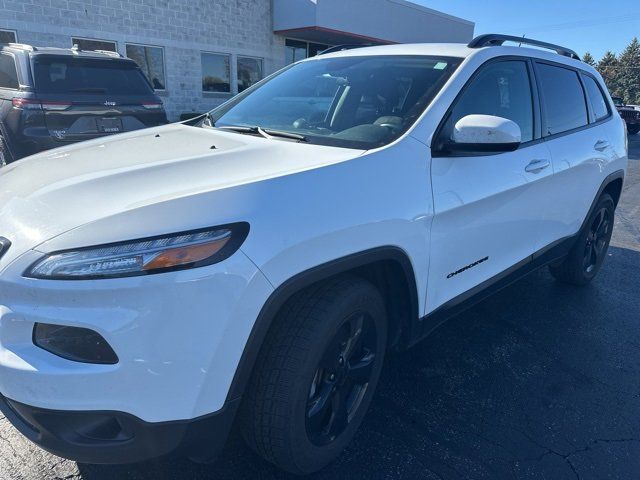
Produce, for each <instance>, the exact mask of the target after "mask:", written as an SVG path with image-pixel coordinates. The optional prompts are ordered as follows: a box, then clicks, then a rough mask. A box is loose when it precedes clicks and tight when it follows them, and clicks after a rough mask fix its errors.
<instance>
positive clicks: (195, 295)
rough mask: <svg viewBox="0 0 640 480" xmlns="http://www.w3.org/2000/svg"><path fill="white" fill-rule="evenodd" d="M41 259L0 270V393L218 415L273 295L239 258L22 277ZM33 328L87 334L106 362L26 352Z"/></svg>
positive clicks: (127, 410)
mask: <svg viewBox="0 0 640 480" xmlns="http://www.w3.org/2000/svg"><path fill="white" fill-rule="evenodd" d="M41 255H42V254H41V253H38V252H35V251H30V252H27V253H25V254H23V255H22V256H20V257H19V258H17V259H16V260H14V261H12V262H11V263H10V264H9V265H7V266H6V268H4V269H0V270H1V271H0V393H1V394H2V395H4V396H6V397H7V398H10V399H11V400H12V401H14V402H18V403H21V404H24V405H30V406H33V407H36V408H41V409H48V410H61V411H67V412H73V411H80V412H86V411H110V412H122V413H124V414H128V415H132V416H134V417H137V418H138V419H140V420H142V421H144V422H148V423H158V422H171V421H183V420H190V419H194V418H199V417H202V416H204V415H208V414H211V413H212V412H216V411H218V410H220V409H222V408H223V407H224V406H225V403H227V401H229V400H234V399H235V398H227V397H228V393H229V390H230V386H231V383H232V381H233V379H234V376H235V372H236V369H237V367H238V364H239V361H240V358H241V356H242V353H243V351H244V348H245V345H246V343H247V339H248V338H249V335H250V333H251V330H252V328H253V325H254V322H255V320H256V318H257V317H258V314H259V312H260V309H261V308H262V305H263V304H264V302H265V301H266V299H267V298H268V297H269V295H270V294H271V292H272V291H273V288H272V287H271V285H270V284H269V282H268V281H267V280H266V279H265V278H264V276H263V275H262V273H260V271H259V270H258V269H257V268H256V267H255V265H254V264H253V263H252V262H251V261H250V260H249V259H248V258H247V257H246V256H245V255H244V254H243V253H242V251H238V252H236V253H235V254H234V255H233V256H231V257H230V258H228V259H227V260H225V261H224V262H221V263H219V264H215V265H210V266H208V267H202V268H196V269H191V270H184V271H179V272H170V273H164V274H158V275H149V276H145V277H131V278H122V279H110V280H93V281H55V280H36V279H29V278H25V277H23V276H22V274H23V272H24V271H25V270H26V269H27V267H28V266H29V265H31V264H32V263H33V262H34V261H35V260H37V259H38V258H40V257H41ZM35 323H48V324H53V325H63V326H71V327H81V328H87V329H91V330H93V331H95V332H97V333H99V334H100V335H101V336H102V337H103V338H104V339H105V340H106V341H107V342H108V343H109V345H110V346H111V347H112V348H113V350H114V351H115V353H116V354H117V357H118V359H119V362H118V363H117V364H115V365H98V364H89V363H79V362H74V361H72V360H67V359H64V358H61V357H59V356H56V355H54V354H52V353H50V352H48V351H46V350H43V349H42V348H39V347H37V346H36V345H34V343H33V340H32V334H33V327H34V324H35Z"/></svg>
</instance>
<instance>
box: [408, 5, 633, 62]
mask: <svg viewBox="0 0 640 480" xmlns="http://www.w3.org/2000/svg"><path fill="white" fill-rule="evenodd" d="M413 1H414V2H416V3H419V4H422V5H424V6H426V7H429V8H433V9H436V10H440V11H442V12H445V13H449V14H451V15H455V16H458V17H462V18H466V19H467V20H472V21H474V22H475V23H476V34H480V33H506V34H513V35H523V34H526V35H527V36H528V37H532V38H537V39H540V40H545V41H548V42H551V43H558V44H561V45H564V46H566V47H570V48H572V49H574V50H575V51H577V52H578V53H579V54H580V55H582V54H584V53H585V52H587V51H589V52H591V54H592V55H593V56H594V57H595V58H596V60H598V59H600V57H602V55H603V54H604V53H605V52H606V51H607V50H612V51H614V52H616V53H620V52H621V51H622V49H624V47H625V46H626V45H627V44H628V43H629V42H630V41H631V39H632V38H633V37H634V36H637V37H639V38H640V1H639V0H633V1H631V0H617V1H615V2H613V1H602V0H582V1H580V0H555V1H549V0H539V1H526V0H525V1H522V0H519V1H513V0H512V1H507V0H457V1H455V0H413Z"/></svg>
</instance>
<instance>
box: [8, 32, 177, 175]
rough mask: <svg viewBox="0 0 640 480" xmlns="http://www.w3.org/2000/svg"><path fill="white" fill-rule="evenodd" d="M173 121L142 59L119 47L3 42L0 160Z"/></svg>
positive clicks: (14, 158)
mask: <svg viewBox="0 0 640 480" xmlns="http://www.w3.org/2000/svg"><path fill="white" fill-rule="evenodd" d="M164 123H167V115H166V113H165V111H164V107H163V105H162V101H161V100H160V98H159V97H158V96H157V95H156V94H155V92H154V91H153V87H152V85H151V83H149V80H147V78H146V77H145V75H144V73H143V72H142V70H140V68H139V67H138V65H137V64H136V63H135V62H134V61H133V60H129V59H127V58H123V57H121V56H120V55H119V54H117V53H114V52H104V51H81V50H78V49H77V48H75V47H74V48H71V49H63V48H41V47H32V46H30V45H22V44H8V45H0V166H1V165H2V164H3V163H11V162H12V161H14V160H18V159H20V158H22V157H25V156H27V155H32V154H34V153H37V152H41V151H43V150H47V149H50V148H55V147H60V146H63V145H67V144H69V143H73V142H79V141H82V140H89V139H92V138H96V137H100V136H103V135H110V134H114V133H120V132H129V131H132V130H138V129H141V128H146V127H152V126H156V125H161V124H164Z"/></svg>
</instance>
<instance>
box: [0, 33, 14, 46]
mask: <svg viewBox="0 0 640 480" xmlns="http://www.w3.org/2000/svg"><path fill="white" fill-rule="evenodd" d="M16 41H17V39H16V32H14V31H13V30H0V43H16Z"/></svg>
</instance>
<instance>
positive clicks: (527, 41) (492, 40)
mask: <svg viewBox="0 0 640 480" xmlns="http://www.w3.org/2000/svg"><path fill="white" fill-rule="evenodd" d="M504 42H515V43H521V44H524V45H532V46H535V47H541V48H546V49H548V50H553V51H554V52H556V53H557V54H558V55H562V56H565V57H569V58H573V59H575V60H580V56H579V55H578V54H577V53H576V52H574V51H573V50H571V49H570V48H565V47H562V46H560V45H554V44H553V43H547V42H542V41H540V40H534V39H532V38H524V37H516V36H514V35H500V34H499V33H487V34H485V35H480V36H477V37H476V38H474V39H473V40H471V41H470V42H469V45H468V47H469V48H481V47H495V46H500V45H502V44H503V43H504Z"/></svg>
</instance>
